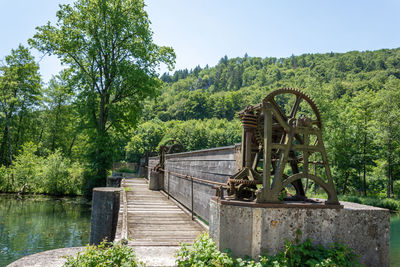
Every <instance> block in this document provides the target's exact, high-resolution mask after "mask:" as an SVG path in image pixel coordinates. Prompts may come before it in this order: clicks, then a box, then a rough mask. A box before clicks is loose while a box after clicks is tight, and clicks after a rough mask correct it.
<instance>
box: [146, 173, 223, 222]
mask: <svg viewBox="0 0 400 267" xmlns="http://www.w3.org/2000/svg"><path fill="white" fill-rule="evenodd" d="M147 168H149V167H147ZM157 170H158V171H161V172H164V173H165V174H166V175H167V197H168V199H169V198H170V196H171V194H170V187H169V185H170V176H171V175H173V176H175V177H177V178H180V179H183V180H187V181H190V183H191V190H190V194H191V208H190V211H191V214H192V220H194V215H195V212H194V186H193V183H194V181H197V182H199V183H202V184H205V185H207V186H210V187H212V188H213V189H216V190H217V194H219V195H220V197H221V198H223V188H226V187H227V184H226V183H220V182H214V181H210V180H206V179H202V178H198V177H194V176H191V175H186V174H182V173H177V172H173V171H168V170H164V169H161V168H159V169H157Z"/></svg>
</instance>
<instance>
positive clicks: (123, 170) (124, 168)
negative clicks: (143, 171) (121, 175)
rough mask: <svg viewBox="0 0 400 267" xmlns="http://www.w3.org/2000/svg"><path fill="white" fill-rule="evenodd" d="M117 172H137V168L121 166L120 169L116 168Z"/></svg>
mask: <svg viewBox="0 0 400 267" xmlns="http://www.w3.org/2000/svg"><path fill="white" fill-rule="evenodd" d="M116 172H126V173H136V171H135V170H132V169H129V168H126V167H122V168H119V169H118V170H116Z"/></svg>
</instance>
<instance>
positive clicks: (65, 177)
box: [0, 46, 400, 196]
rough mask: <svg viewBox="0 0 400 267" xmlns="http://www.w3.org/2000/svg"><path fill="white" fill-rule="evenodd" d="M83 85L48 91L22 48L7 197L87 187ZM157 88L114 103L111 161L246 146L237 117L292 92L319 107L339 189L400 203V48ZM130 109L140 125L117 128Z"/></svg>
mask: <svg viewBox="0 0 400 267" xmlns="http://www.w3.org/2000/svg"><path fill="white" fill-rule="evenodd" d="M71 77H72V78H71ZM73 78H75V79H73ZM76 78H77V76H76V72H75V73H74V70H73V69H71V68H67V69H65V70H64V71H62V72H61V73H60V74H59V75H57V76H54V77H53V79H51V81H50V82H49V83H47V84H44V83H43V82H42V80H41V77H40V73H39V67H38V64H37V62H36V61H35V59H34V58H33V57H32V56H31V54H30V51H29V49H28V48H26V47H24V46H19V47H18V48H16V49H14V50H12V52H11V54H10V55H9V56H7V57H6V58H5V59H4V61H3V64H2V66H1V69H0V87H1V94H0V112H1V116H0V129H1V131H2V134H1V135H0V164H1V167H0V191H3V192H4V191H8V192H17V191H21V190H22V191H26V192H37V193H49V194H72V195H74V194H82V193H84V192H85V189H88V188H90V186H88V184H90V181H91V177H93V176H96V173H95V171H94V170H95V169H96V166H97V165H96V164H98V162H97V161H96V159H94V157H95V156H93V155H96V151H97V150H98V149H99V148H98V147H94V146H96V145H98V144H99V143H96V142H94V141H93V138H95V137H96V136H97V137H98V134H96V132H93V127H91V123H92V122H91V120H90V118H88V117H87V116H86V115H85V114H87V113H88V112H91V110H90V109H89V108H88V106H90V101H94V100H93V98H90V97H88V96H87V95H85V92H84V90H80V89H79V88H80V87H79V83H77V80H76ZM78 78H79V77H78ZM157 80H158V81H156V80H154V82H153V80H152V81H151V82H152V83H159V84H162V87H161V90H159V91H154V90H155V89H154V88H156V87H155V86H154V84H150V85H151V86H153V87H152V88H153V89H151V90H153V91H152V92H151V93H148V94H146V93H143V99H144V100H141V101H139V102H138V103H139V104H138V105H136V106H132V105H129V104H124V105H120V106H118V105H117V106H116V110H114V111H113V113H112V114H111V115H110V116H115V118H114V117H112V119H113V123H115V124H114V125H113V127H111V125H112V123H111V124H107V125H105V128H106V131H107V142H106V143H105V146H107V150H106V152H107V157H108V158H109V161H111V162H112V161H138V160H139V159H140V158H141V157H143V156H146V155H149V154H151V153H154V152H155V151H157V148H158V146H159V145H160V144H162V143H163V142H164V141H165V140H167V139H169V138H175V139H178V140H180V141H181V142H182V143H183V145H184V147H185V148H186V150H197V149H204V148H211V147H218V146H225V145H232V144H235V143H238V142H240V141H241V124H240V121H239V120H238V118H237V115H236V114H237V112H238V111H239V110H241V109H243V108H244V107H246V106H248V105H249V104H256V103H259V102H260V101H261V100H262V99H263V97H264V96H266V95H267V94H268V93H269V92H271V91H272V90H275V89H279V88H282V87H293V88H297V89H300V90H302V91H304V92H305V93H306V94H308V95H309V96H311V97H312V98H313V100H314V102H315V103H316V104H317V105H318V107H319V110H320V112H321V114H322V119H323V127H324V128H323V131H324V132H323V133H324V139H325V145H326V147H327V152H328V157H329V160H330V164H331V166H332V172H333V176H334V181H335V183H336V185H337V190H338V192H339V193H341V194H346V193H347V194H360V195H375V196H384V195H387V196H396V195H398V194H400V179H398V176H399V173H400V166H399V161H400V157H399V155H400V154H399V152H400V143H399V142H400V136H399V134H398V133H399V132H400V131H399V130H400V129H399V128H400V125H399V120H398V118H397V117H398V116H399V115H400V90H399V88H400V49H384V50H378V51H366V52H357V51H352V52H348V53H332V52H331V53H327V54H304V55H300V56H291V57H289V58H259V57H250V56H248V55H247V54H246V55H245V56H244V57H242V58H231V59H229V58H228V57H227V56H225V57H223V58H221V59H220V61H219V63H218V64H217V65H216V66H214V67H209V66H206V67H205V68H201V67H199V66H198V67H196V68H194V69H191V70H187V69H185V70H178V71H175V72H174V73H173V74H168V73H165V74H163V75H162V76H161V77H160V78H159V79H157ZM77 85H78V86H77ZM86 94H87V92H86ZM155 95H157V96H156V97H155V98H154V96H155ZM148 96H153V97H148ZM146 97H147V98H146ZM96 101H97V100H96ZM88 109H89V110H88ZM131 109H133V110H134V111H132V110H131ZM129 112H136V113H138V114H140V116H138V117H132V121H131V122H130V123H126V121H127V120H129V116H127V118H125V119H124V121H120V120H119V119H118V117H117V116H119V115H121V114H122V115H121V116H124V114H125V115H126V114H127V113H129ZM135 118H136V119H135ZM100 144H102V143H100ZM96 149H97V150H96ZM102 149H104V147H102ZM97 152H98V151H97ZM107 166H108V171H110V165H109V164H108V165H107Z"/></svg>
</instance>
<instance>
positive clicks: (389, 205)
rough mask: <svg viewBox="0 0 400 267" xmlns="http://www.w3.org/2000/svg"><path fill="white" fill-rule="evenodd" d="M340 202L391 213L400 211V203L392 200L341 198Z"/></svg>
mask: <svg viewBox="0 0 400 267" xmlns="http://www.w3.org/2000/svg"><path fill="white" fill-rule="evenodd" d="M340 200H343V201H349V202H354V203H359V204H364V205H369V206H374V207H379V208H384V209H389V210H391V211H398V210H400V203H399V201H398V200H395V199H392V198H384V199H379V198H377V197H360V196H341V197H340Z"/></svg>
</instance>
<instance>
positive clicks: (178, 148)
mask: <svg viewBox="0 0 400 267" xmlns="http://www.w3.org/2000/svg"><path fill="white" fill-rule="evenodd" d="M184 151H185V148H184V147H183V145H182V143H181V142H179V141H178V140H175V139H169V140H167V141H166V142H165V143H164V144H163V145H161V146H160V147H159V149H158V155H159V157H160V161H159V163H158V164H157V165H156V166H155V167H154V171H163V170H164V167H165V155H166V154H172V153H179V152H184Z"/></svg>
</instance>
